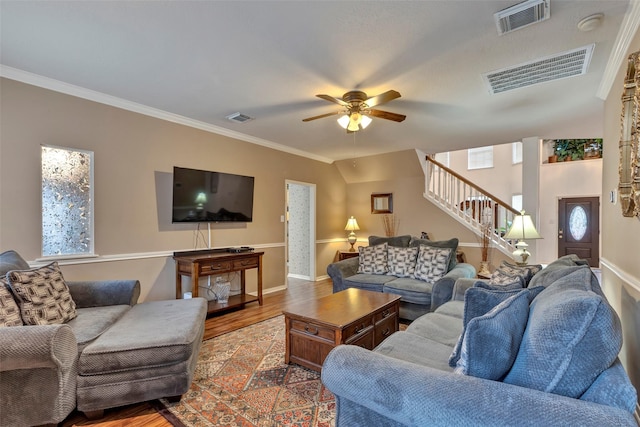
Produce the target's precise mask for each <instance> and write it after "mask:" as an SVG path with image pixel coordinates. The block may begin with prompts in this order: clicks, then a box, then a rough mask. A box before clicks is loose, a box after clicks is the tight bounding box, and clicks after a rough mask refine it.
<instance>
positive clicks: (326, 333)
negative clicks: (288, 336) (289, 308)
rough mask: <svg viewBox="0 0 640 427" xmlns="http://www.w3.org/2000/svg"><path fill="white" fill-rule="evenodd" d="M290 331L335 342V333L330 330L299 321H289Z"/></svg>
mask: <svg viewBox="0 0 640 427" xmlns="http://www.w3.org/2000/svg"><path fill="white" fill-rule="evenodd" d="M291 330H292V331H297V332H300V333H303V334H305V335H310V336H315V337H318V338H321V339H325V340H327V341H330V342H334V340H335V331H334V330H333V329H331V328H327V327H323V326H319V325H316V324H313V323H309V322H302V321H300V320H292V321H291Z"/></svg>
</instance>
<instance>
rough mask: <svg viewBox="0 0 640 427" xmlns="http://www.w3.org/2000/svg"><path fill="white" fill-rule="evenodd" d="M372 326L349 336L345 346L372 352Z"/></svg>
mask: <svg viewBox="0 0 640 427" xmlns="http://www.w3.org/2000/svg"><path fill="white" fill-rule="evenodd" d="M373 332H374V331H373V326H371V325H369V326H368V327H366V328H365V329H363V330H361V331H360V332H358V333H357V334H356V335H353V336H351V337H350V338H348V339H347V340H346V341H345V344H350V345H357V346H359V347H362V348H366V349H367V350H373Z"/></svg>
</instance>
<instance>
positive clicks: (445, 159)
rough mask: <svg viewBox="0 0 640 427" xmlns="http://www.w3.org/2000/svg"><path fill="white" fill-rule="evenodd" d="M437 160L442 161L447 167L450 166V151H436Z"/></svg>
mask: <svg viewBox="0 0 640 427" xmlns="http://www.w3.org/2000/svg"><path fill="white" fill-rule="evenodd" d="M435 160H436V162H439V163H442V164H443V165H445V166H446V167H449V152H448V151H447V152H445V153H436V155H435Z"/></svg>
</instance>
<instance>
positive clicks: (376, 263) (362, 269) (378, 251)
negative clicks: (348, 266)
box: [357, 243, 389, 274]
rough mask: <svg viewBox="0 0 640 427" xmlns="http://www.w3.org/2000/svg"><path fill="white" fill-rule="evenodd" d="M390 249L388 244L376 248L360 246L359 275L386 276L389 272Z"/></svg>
mask: <svg viewBox="0 0 640 427" xmlns="http://www.w3.org/2000/svg"><path fill="white" fill-rule="evenodd" d="M388 247H389V245H388V244H387V243H383V244H381V245H376V246H359V247H358V271H357V273H366V274H386V273H387V272H388V271H389V267H388V264H387V248H388Z"/></svg>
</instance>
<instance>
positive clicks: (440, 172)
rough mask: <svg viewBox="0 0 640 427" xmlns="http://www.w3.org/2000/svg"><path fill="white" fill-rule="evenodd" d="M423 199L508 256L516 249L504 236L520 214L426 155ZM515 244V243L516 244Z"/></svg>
mask: <svg viewBox="0 0 640 427" xmlns="http://www.w3.org/2000/svg"><path fill="white" fill-rule="evenodd" d="M425 175H426V177H425V193H424V197H425V198H427V199H428V200H430V201H431V202H433V203H434V204H435V205H436V206H438V207H439V208H440V209H442V210H443V211H444V212H446V213H447V214H449V215H450V216H451V217H453V218H455V219H456V220H457V221H458V222H460V223H461V224H463V225H464V226H465V227H467V228H468V229H470V230H471V231H473V232H474V233H475V234H476V235H477V236H479V237H481V236H483V234H484V233H485V232H486V233H488V234H490V236H491V245H492V247H496V248H498V250H500V251H501V252H503V253H504V254H506V255H510V254H511V252H512V251H513V250H514V249H515V247H514V246H513V245H512V242H511V241H509V240H505V239H504V238H503V237H502V236H504V235H505V233H506V232H507V230H508V229H509V227H510V226H511V223H512V221H513V217H514V216H515V215H520V212H518V211H517V210H515V209H513V208H512V207H511V206H510V205H508V204H507V203H505V202H503V201H502V200H500V199H499V198H497V197H495V196H493V195H492V194H491V193H489V192H487V191H486V190H484V189H482V188H480V187H479V186H477V185H475V184H474V183H472V182H471V181H469V180H467V179H466V178H464V177H463V176H461V175H459V174H457V173H456V172H455V171H453V170H451V169H449V168H448V167H446V166H445V165H443V164H442V163H439V162H438V161H436V160H434V159H433V158H432V157H431V156H426V167H425ZM513 243H514V244H515V242H513Z"/></svg>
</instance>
